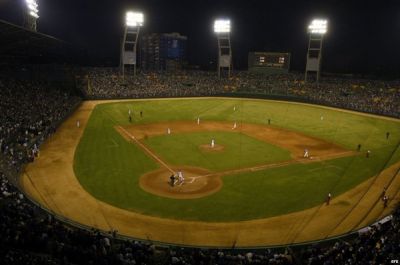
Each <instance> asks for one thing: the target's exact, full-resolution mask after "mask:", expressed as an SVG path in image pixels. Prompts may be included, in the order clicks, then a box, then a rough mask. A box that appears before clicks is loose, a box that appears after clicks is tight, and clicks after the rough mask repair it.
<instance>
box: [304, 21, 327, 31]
mask: <svg viewBox="0 0 400 265" xmlns="http://www.w3.org/2000/svg"><path fill="white" fill-rule="evenodd" d="M327 31H328V21H327V20H326V19H314V20H313V21H312V22H311V24H310V25H309V26H308V32H309V33H311V34H321V35H322V34H325V33H326V32H327Z"/></svg>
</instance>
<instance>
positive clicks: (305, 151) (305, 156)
mask: <svg viewBox="0 0 400 265" xmlns="http://www.w3.org/2000/svg"><path fill="white" fill-rule="evenodd" d="M303 157H304V158H308V157H309V154H308V149H307V148H306V149H304V155H303Z"/></svg>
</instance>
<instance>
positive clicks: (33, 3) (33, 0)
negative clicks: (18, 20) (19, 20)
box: [25, 0, 39, 18]
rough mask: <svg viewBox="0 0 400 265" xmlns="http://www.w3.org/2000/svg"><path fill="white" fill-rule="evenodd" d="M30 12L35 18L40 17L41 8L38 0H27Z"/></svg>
mask: <svg viewBox="0 0 400 265" xmlns="http://www.w3.org/2000/svg"><path fill="white" fill-rule="evenodd" d="M25 2H26V7H27V8H28V14H29V15H30V16H32V17H34V18H39V9H38V4H37V0H25Z"/></svg>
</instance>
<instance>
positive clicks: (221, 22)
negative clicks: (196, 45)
mask: <svg viewBox="0 0 400 265" xmlns="http://www.w3.org/2000/svg"><path fill="white" fill-rule="evenodd" d="M214 32H215V33H229V32H231V21H230V20H229V19H217V20H215V22H214Z"/></svg>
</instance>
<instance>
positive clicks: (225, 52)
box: [214, 19, 232, 77]
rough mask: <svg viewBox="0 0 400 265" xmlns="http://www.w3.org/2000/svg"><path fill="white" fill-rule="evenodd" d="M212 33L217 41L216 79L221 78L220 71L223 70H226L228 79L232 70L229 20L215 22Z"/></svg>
mask: <svg viewBox="0 0 400 265" xmlns="http://www.w3.org/2000/svg"><path fill="white" fill-rule="evenodd" d="M214 32H215V34H216V35H217V39H218V77H221V70H224V69H228V77H230V76H231V69H232V49H231V37H230V36H231V21H230V20H229V19H217V20H215V21H214Z"/></svg>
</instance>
